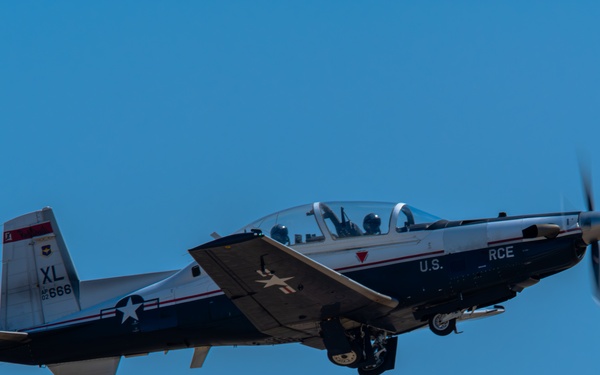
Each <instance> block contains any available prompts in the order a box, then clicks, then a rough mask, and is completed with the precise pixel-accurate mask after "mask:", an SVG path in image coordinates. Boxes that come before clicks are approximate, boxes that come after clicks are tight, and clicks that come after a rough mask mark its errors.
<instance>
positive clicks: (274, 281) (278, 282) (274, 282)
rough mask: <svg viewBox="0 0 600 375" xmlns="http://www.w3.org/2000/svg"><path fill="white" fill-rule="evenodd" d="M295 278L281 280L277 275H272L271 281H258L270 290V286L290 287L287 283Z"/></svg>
mask: <svg viewBox="0 0 600 375" xmlns="http://www.w3.org/2000/svg"><path fill="white" fill-rule="evenodd" d="M293 278H294V277H293V276H292V277H286V278H283V279H281V278H279V277H277V276H276V275H273V274H271V278H270V279H269V280H256V282H257V283H263V284H265V286H264V287H265V288H268V287H270V286H288V285H287V283H286V281H288V280H291V279H293Z"/></svg>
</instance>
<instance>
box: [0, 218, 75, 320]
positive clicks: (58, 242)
mask: <svg viewBox="0 0 600 375" xmlns="http://www.w3.org/2000/svg"><path fill="white" fill-rule="evenodd" d="M1 289H2V293H1V298H2V300H1V304H0V325H1V326H2V329H4V330H8V331H15V330H18V329H23V328H29V327H34V326H37V325H40V324H44V323H47V322H50V321H53V320H56V319H58V318H61V317H63V316H66V315H69V314H72V313H74V312H77V311H79V310H80V306H79V278H78V277H77V272H76V271H75V267H74V266H73V262H72V261H71V257H70V256H69V252H68V251H67V246H66V245H65V242H64V241H63V238H62V236H61V234H60V230H59V229H58V224H57V223H56V219H55V218H54V214H53V213H52V209H51V208H44V209H42V210H40V211H36V212H32V213H29V214H26V215H23V216H19V217H17V218H15V219H12V220H10V221H7V222H6V223H4V235H3V247H2V285H1Z"/></svg>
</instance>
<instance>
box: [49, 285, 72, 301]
mask: <svg viewBox="0 0 600 375" xmlns="http://www.w3.org/2000/svg"><path fill="white" fill-rule="evenodd" d="M71 293H73V288H71V284H65V285H61V286H57V287H56V288H48V289H42V301H44V300H48V299H52V298H56V297H60V296H64V295H65V294H71Z"/></svg>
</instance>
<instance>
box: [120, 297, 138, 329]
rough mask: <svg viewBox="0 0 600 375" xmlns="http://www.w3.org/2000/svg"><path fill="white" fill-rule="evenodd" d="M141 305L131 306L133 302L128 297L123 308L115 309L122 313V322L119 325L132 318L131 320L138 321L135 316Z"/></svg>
mask: <svg viewBox="0 0 600 375" xmlns="http://www.w3.org/2000/svg"><path fill="white" fill-rule="evenodd" d="M142 305H143V304H142V303H136V304H133V301H132V299H131V297H130V298H129V300H127V304H126V305H125V306H123V307H117V310H119V311H120V312H122V313H123V320H122V321H121V324H123V323H125V321H126V320H127V319H129V318H132V319H133V320H140V319H139V318H138V316H137V310H138V309H139V308H140V306H142Z"/></svg>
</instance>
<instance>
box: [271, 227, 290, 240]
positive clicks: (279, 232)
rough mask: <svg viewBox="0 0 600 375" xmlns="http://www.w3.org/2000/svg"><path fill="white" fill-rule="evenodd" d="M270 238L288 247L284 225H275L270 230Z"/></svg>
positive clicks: (286, 231)
mask: <svg viewBox="0 0 600 375" xmlns="http://www.w3.org/2000/svg"><path fill="white" fill-rule="evenodd" d="M271 238H272V239H274V240H275V241H277V242H281V243H282V244H284V245H289V243H290V238H289V237H288V229H287V227H286V226H285V225H281V224H275V225H274V226H273V228H271Z"/></svg>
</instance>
